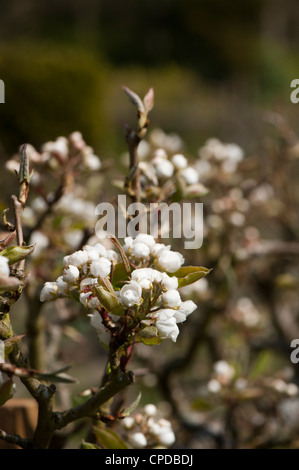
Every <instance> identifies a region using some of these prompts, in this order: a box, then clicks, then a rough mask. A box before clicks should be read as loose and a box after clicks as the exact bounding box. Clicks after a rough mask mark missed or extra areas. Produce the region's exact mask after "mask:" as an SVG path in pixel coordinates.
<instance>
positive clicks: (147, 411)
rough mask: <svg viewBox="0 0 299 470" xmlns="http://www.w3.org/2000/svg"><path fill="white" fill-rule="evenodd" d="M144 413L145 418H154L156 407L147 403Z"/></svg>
mask: <svg viewBox="0 0 299 470" xmlns="http://www.w3.org/2000/svg"><path fill="white" fill-rule="evenodd" d="M144 412H145V414H146V415H147V416H155V415H156V414H157V407H156V406H155V405H152V404H151V403H149V404H147V405H145V407H144Z"/></svg>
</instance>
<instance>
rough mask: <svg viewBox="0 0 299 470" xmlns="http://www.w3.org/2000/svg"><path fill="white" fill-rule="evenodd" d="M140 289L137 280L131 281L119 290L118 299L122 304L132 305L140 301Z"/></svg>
mask: <svg viewBox="0 0 299 470" xmlns="http://www.w3.org/2000/svg"><path fill="white" fill-rule="evenodd" d="M141 295H142V289H141V287H140V285H139V284H138V282H136V281H131V282H130V283H129V284H126V285H125V286H123V287H122V289H121V291H120V300H121V303H122V304H123V306H125V307H133V306H134V305H139V304H140V303H141V300H142V299H141Z"/></svg>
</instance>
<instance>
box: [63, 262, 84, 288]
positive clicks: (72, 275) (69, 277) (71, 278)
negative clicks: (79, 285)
mask: <svg viewBox="0 0 299 470" xmlns="http://www.w3.org/2000/svg"><path fill="white" fill-rule="evenodd" d="M79 276H80V271H79V269H78V268H77V267H76V266H73V265H69V267H68V268H67V269H65V270H64V273H63V280H64V281H65V282H68V283H69V284H73V283H74V282H76V281H77V280H78V278H79Z"/></svg>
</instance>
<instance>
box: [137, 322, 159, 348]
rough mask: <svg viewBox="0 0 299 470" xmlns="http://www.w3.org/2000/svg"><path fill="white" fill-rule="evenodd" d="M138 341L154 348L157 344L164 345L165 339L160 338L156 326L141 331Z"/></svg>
mask: <svg viewBox="0 0 299 470" xmlns="http://www.w3.org/2000/svg"><path fill="white" fill-rule="evenodd" d="M138 339H139V340H140V341H141V342H142V343H143V344H146V345H147V346H153V345H155V344H160V343H162V341H163V339H162V338H160V337H159V336H158V330H157V328H156V327H155V326H146V327H145V328H143V330H141V331H140V333H139V335H138V338H137V341H138Z"/></svg>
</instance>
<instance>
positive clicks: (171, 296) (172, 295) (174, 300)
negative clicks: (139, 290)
mask: <svg viewBox="0 0 299 470" xmlns="http://www.w3.org/2000/svg"><path fill="white" fill-rule="evenodd" d="M181 303H182V300H181V296H180V294H179V292H178V291H177V290H174V289H170V290H169V291H167V292H165V293H164V294H162V304H163V306H164V307H169V308H178V307H179V306H180V305H181Z"/></svg>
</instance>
